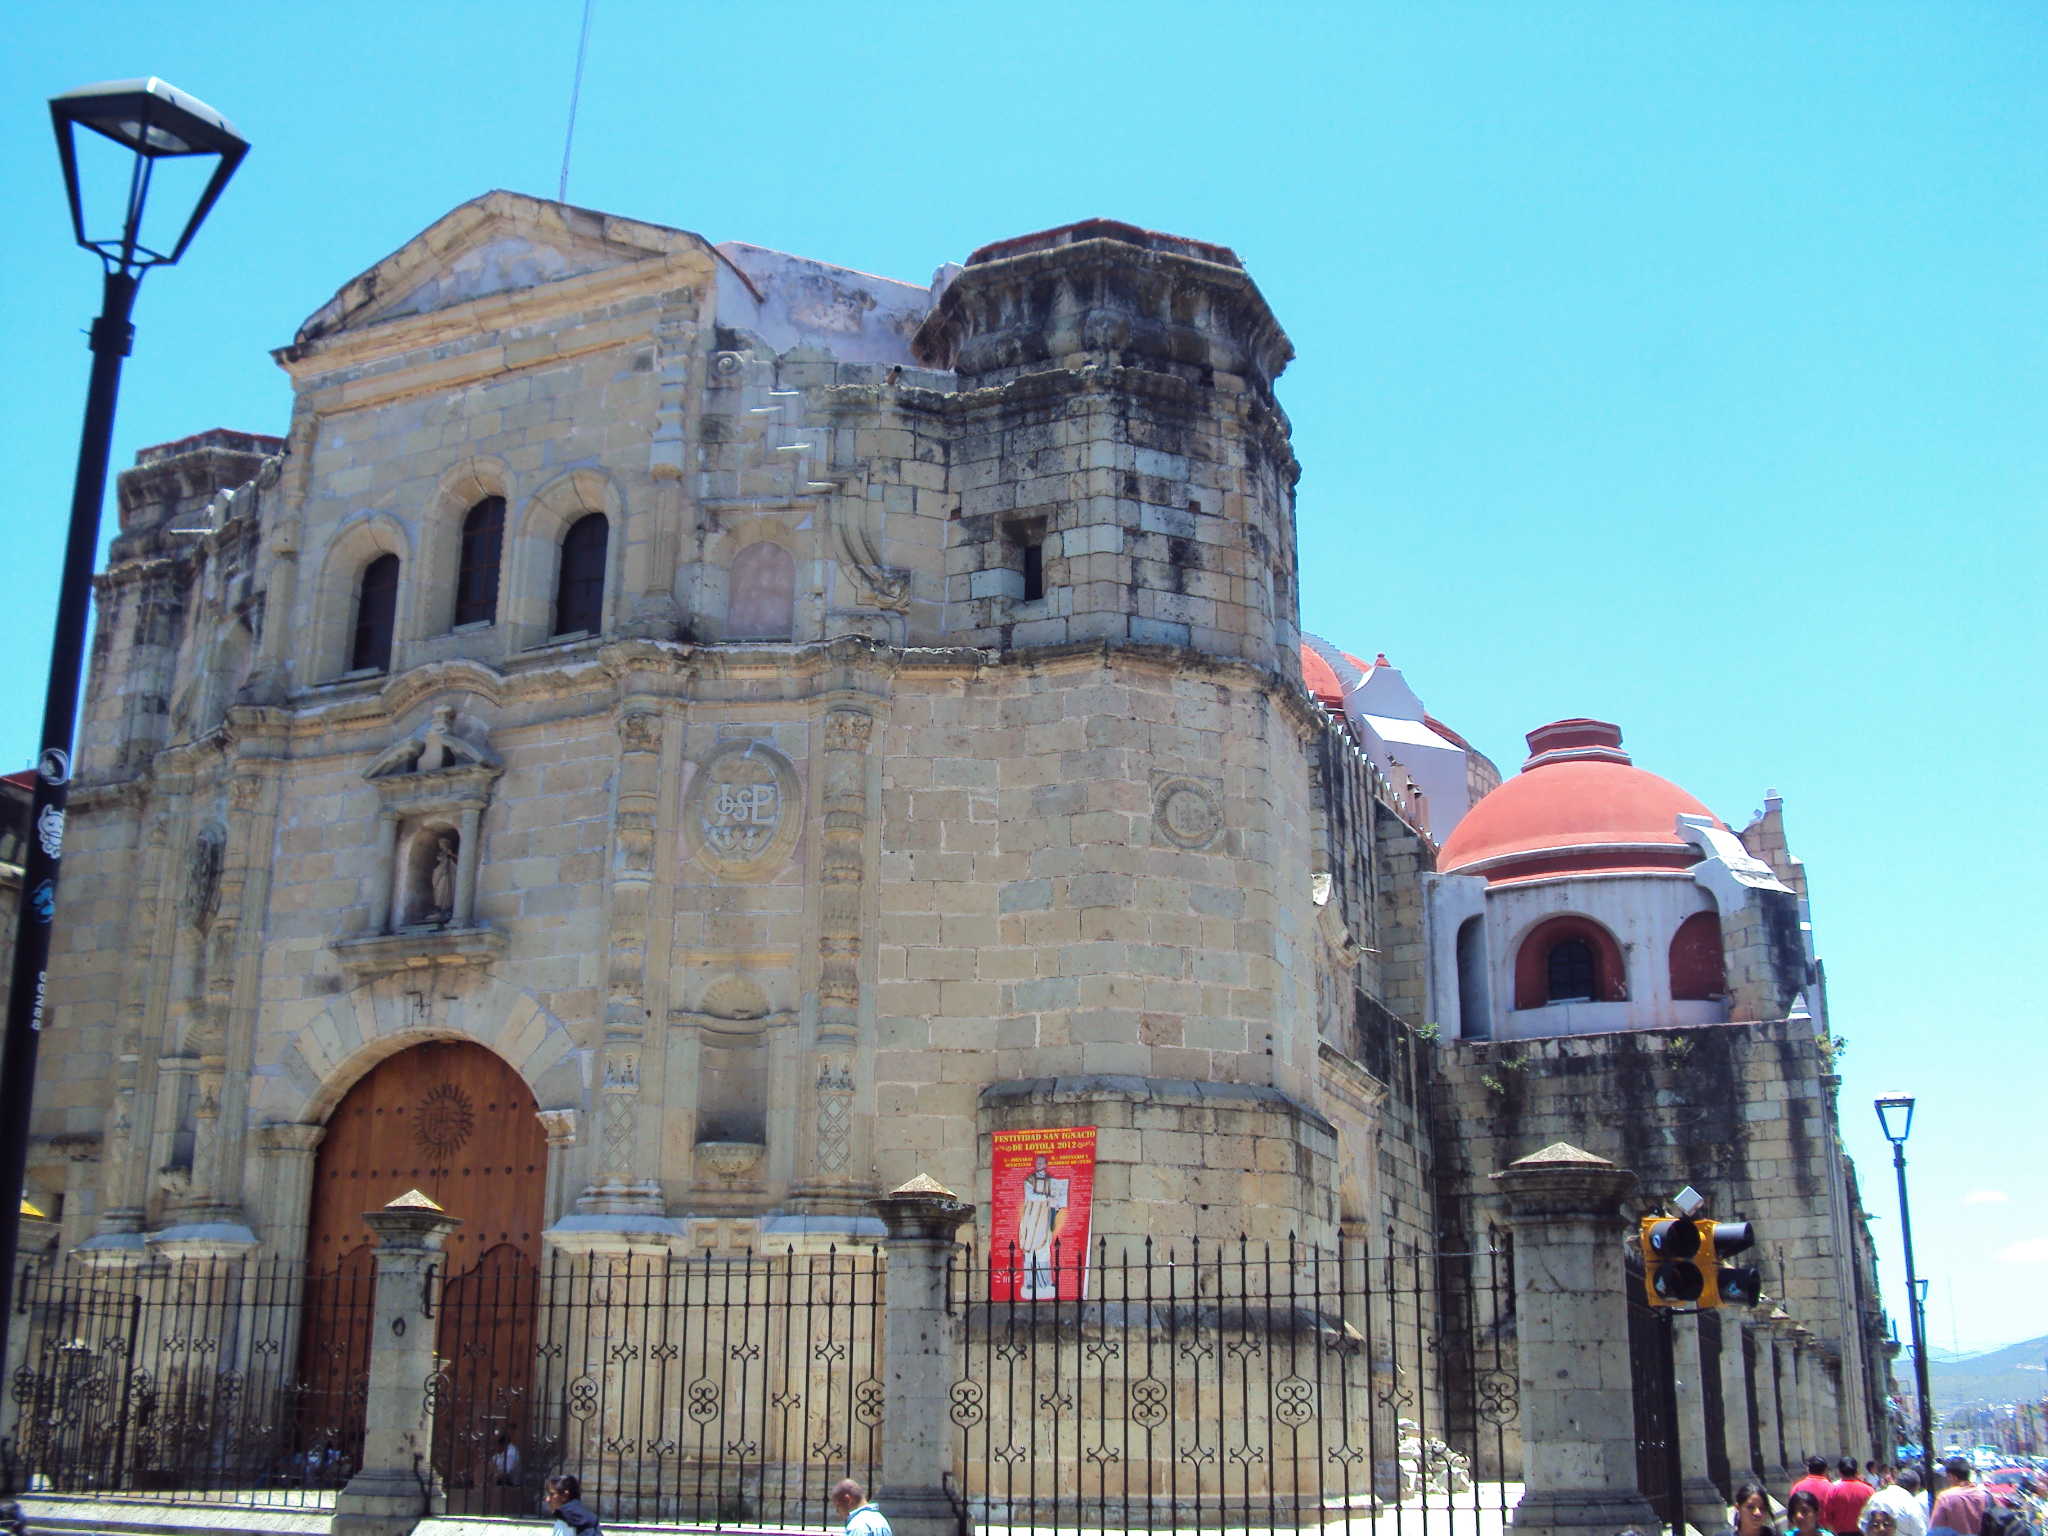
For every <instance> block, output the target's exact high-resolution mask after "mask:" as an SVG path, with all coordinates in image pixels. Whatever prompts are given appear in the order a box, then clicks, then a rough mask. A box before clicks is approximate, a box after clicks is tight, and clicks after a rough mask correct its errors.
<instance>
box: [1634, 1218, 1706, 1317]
mask: <svg viewBox="0 0 2048 1536" xmlns="http://www.w3.org/2000/svg"><path fill="white" fill-rule="evenodd" d="M1711 1226H1713V1223H1712V1222H1711V1221H1684V1220H1680V1219H1679V1218H1677V1217H1666V1216H1645V1217H1644V1218H1643V1221H1642V1230H1641V1234H1640V1236H1641V1240H1642V1245H1643V1290H1644V1292H1645V1293H1647V1294H1648V1296H1649V1298H1650V1305H1651V1306H1653V1307H1682V1306H1686V1305H1689V1304H1690V1303H1692V1302H1695V1301H1698V1300H1699V1299H1700V1296H1701V1294H1702V1293H1703V1292H1705V1290H1706V1288H1707V1277H1706V1274H1705V1273H1704V1272H1703V1271H1702V1270H1701V1268H1700V1266H1699V1265H1698V1264H1697V1263H1695V1262H1694V1260H1695V1259H1697V1258H1698V1256H1699V1251H1700V1244H1701V1242H1702V1240H1703V1237H1704V1234H1703V1232H1702V1231H1701V1229H1702V1228H1703V1227H1711Z"/></svg>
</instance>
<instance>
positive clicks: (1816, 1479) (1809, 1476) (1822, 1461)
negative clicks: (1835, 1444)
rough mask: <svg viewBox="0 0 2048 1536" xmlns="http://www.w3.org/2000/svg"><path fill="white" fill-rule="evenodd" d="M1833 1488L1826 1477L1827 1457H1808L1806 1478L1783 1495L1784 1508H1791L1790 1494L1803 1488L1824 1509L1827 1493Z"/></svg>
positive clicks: (1832, 1484)
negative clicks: (1790, 1491)
mask: <svg viewBox="0 0 2048 1536" xmlns="http://www.w3.org/2000/svg"><path fill="white" fill-rule="evenodd" d="M1834 1486H1835V1485H1834V1482H1833V1480H1832V1479H1830V1478H1829V1477H1828V1459H1827V1457H1825V1456H1809V1457H1807V1458H1806V1476H1804V1477H1802V1478H1801V1479H1799V1481H1798V1482H1796V1483H1794V1484H1793V1485H1792V1493H1788V1494H1786V1495H1785V1506H1786V1508H1788V1509H1789V1508H1791V1505H1792V1494H1793V1493H1797V1492H1799V1491H1800V1489H1802V1488H1803V1489H1805V1490H1806V1491H1807V1492H1808V1493H1810V1494H1812V1495H1813V1496H1814V1497H1815V1498H1816V1499H1819V1500H1821V1501H1822V1502H1821V1507H1822V1508H1823V1509H1825V1508H1826V1507H1827V1503H1826V1501H1827V1496H1828V1492H1829V1490H1830V1489H1832V1488H1833V1487H1834Z"/></svg>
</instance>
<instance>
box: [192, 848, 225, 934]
mask: <svg viewBox="0 0 2048 1536" xmlns="http://www.w3.org/2000/svg"><path fill="white" fill-rule="evenodd" d="M227 840H228V839H227V833H226V831H224V830H223V829H222V828H220V827H218V826H208V827H206V828H204V829H203V830H201V832H200V834H199V836H198V837H197V838H195V839H194V840H193V843H192V860H191V863H190V864H189V865H188V866H187V867H186V870H185V897H184V901H183V903H182V905H183V907H184V911H185V921H187V922H188V923H190V924H191V925H192V926H193V927H194V928H197V929H198V930H199V931H200V932H201V933H204V932H205V931H206V929H207V928H208V927H209V926H210V925H211V924H212V922H213V918H214V914H215V913H216V912H217V911H218V910H219V909H220V866H221V856H222V854H224V853H225V852H226V850H227Z"/></svg>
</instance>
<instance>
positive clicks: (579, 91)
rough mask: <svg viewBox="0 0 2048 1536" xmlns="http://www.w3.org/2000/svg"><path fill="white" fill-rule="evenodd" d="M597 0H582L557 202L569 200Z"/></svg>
mask: <svg viewBox="0 0 2048 1536" xmlns="http://www.w3.org/2000/svg"><path fill="white" fill-rule="evenodd" d="M596 3H597V0H583V33H582V35H581V36H580V37H578V38H577V39H576V83H575V84H574V85H572V86H570V87H569V133H568V137H566V138H565V139H563V140H562V186H561V191H560V192H559V194H558V195H557V197H556V201H557V202H563V203H566V202H567V201H569V151H570V150H572V149H574V148H575V147H576V103H577V100H578V99H579V98H580V97H581V96H582V95H583V56H584V54H586V53H587V52H589V50H590V8H591V7H592V6H593V5H595V4H596Z"/></svg>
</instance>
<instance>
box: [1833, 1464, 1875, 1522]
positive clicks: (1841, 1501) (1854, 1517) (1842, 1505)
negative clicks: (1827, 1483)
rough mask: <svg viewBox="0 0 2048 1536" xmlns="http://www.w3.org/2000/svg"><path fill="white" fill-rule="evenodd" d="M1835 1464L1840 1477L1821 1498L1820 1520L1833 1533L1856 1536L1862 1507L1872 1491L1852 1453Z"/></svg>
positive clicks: (1861, 1520)
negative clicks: (1840, 1474)
mask: <svg viewBox="0 0 2048 1536" xmlns="http://www.w3.org/2000/svg"><path fill="white" fill-rule="evenodd" d="M1837 1466H1838V1467H1839V1468H1840V1470H1841V1473H1842V1476H1841V1480H1840V1481H1839V1482H1837V1483H1836V1484H1835V1485H1834V1486H1833V1487H1832V1488H1830V1489H1829V1490H1828V1491H1827V1496H1826V1497H1825V1498H1823V1499H1822V1500H1821V1501H1820V1508H1821V1523H1822V1524H1823V1525H1825V1526H1826V1527H1827V1528H1828V1529H1829V1530H1831V1531H1833V1532H1834V1533H1835V1536H1856V1533H1857V1532H1859V1531H1861V1530H1862V1529H1863V1506H1864V1505H1866V1504H1868V1503H1869V1502H1870V1496H1871V1494H1872V1493H1873V1492H1874V1491H1875V1490H1873V1489H1872V1488H1871V1486H1870V1484H1868V1483H1866V1482H1865V1481H1863V1477H1862V1474H1861V1473H1860V1472H1859V1471H1858V1470H1857V1466H1856V1458H1855V1457H1854V1456H1844V1457H1843V1458H1842V1459H1841V1461H1840V1462H1838V1463H1837Z"/></svg>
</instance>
